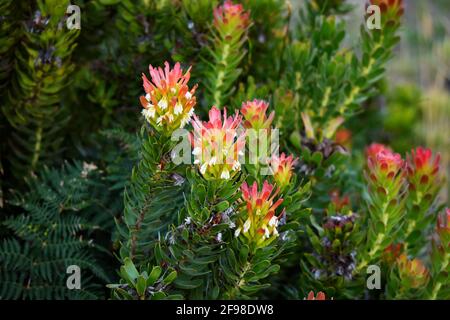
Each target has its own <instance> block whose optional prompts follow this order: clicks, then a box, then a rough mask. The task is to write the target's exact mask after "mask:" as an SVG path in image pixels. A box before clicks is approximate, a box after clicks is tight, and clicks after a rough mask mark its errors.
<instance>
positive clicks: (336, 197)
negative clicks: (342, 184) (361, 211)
mask: <svg viewBox="0 0 450 320" xmlns="http://www.w3.org/2000/svg"><path fill="white" fill-rule="evenodd" d="M330 200H331V204H332V205H333V206H334V209H335V210H336V211H342V210H343V209H344V208H346V207H350V198H349V196H341V195H340V192H339V190H333V191H331V192H330Z"/></svg>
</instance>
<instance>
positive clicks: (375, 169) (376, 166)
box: [366, 144, 404, 180]
mask: <svg viewBox="0 0 450 320" xmlns="http://www.w3.org/2000/svg"><path fill="white" fill-rule="evenodd" d="M366 155H367V166H368V169H369V171H370V172H371V178H372V179H375V180H376V179H378V178H388V179H394V178H395V177H396V176H397V175H398V174H399V173H400V172H401V171H402V169H403V168H404V161H403V159H402V157H401V155H399V154H398V153H394V152H393V151H392V150H391V149H389V148H388V147H386V146H384V145H382V144H372V145H370V146H369V147H368V148H367V149H366Z"/></svg>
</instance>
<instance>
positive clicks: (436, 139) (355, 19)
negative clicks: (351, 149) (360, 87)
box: [348, 0, 450, 203]
mask: <svg viewBox="0 0 450 320" xmlns="http://www.w3.org/2000/svg"><path fill="white" fill-rule="evenodd" d="M351 2H353V4H354V5H355V6H356V7H357V8H356V10H354V11H353V13H352V16H350V17H349V18H348V19H349V21H348V22H349V25H348V27H349V33H348V34H349V38H350V39H349V41H352V42H354V41H357V36H358V28H359V26H360V24H361V17H362V16H363V13H364V10H365V3H366V1H361V0H352V1H351ZM404 3H405V11H406V12H405V15H404V24H403V28H402V30H401V31H402V32H401V33H402V34H401V38H402V39H401V42H400V45H399V47H398V48H397V50H396V52H395V54H394V57H393V59H392V60H391V62H390V63H389V65H388V70H387V77H386V81H385V83H383V84H382V85H383V86H384V88H383V91H384V97H383V98H382V99H378V100H376V101H372V102H371V104H372V105H373V106H372V107H373V108H375V109H376V112H379V114H380V117H379V119H380V121H382V124H377V125H376V127H379V128H381V132H377V133H376V134H374V139H378V140H380V139H381V140H382V141H381V142H385V143H389V145H391V146H392V147H393V148H394V149H395V150H396V151H398V152H401V153H402V154H404V153H405V152H406V151H409V149H410V148H411V147H412V146H416V145H422V146H426V147H429V148H431V149H433V150H436V151H438V152H440V153H441V156H442V165H443V166H444V167H445V168H442V169H443V170H445V171H446V175H447V177H450V1H448V0H433V1H420V0H409V1H408V0H405V1H404ZM442 198H443V200H444V201H446V202H447V203H449V199H450V183H449V180H448V181H447V188H445V190H443V194H442Z"/></svg>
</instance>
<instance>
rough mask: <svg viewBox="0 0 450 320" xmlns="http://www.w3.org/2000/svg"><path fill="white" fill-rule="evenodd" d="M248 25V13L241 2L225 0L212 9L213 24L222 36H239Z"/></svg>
mask: <svg viewBox="0 0 450 320" xmlns="http://www.w3.org/2000/svg"><path fill="white" fill-rule="evenodd" d="M249 25H250V18H249V13H248V12H246V11H245V10H244V7H243V6H242V4H234V3H233V2H232V1H231V0H226V1H225V3H224V4H223V5H221V6H218V7H217V8H215V9H214V26H215V27H216V28H217V30H218V31H219V32H220V33H222V35H223V36H227V35H228V36H230V37H233V38H234V37H235V36H236V37H240V35H241V34H242V33H243V32H244V31H245V30H246V29H247V28H248V26H249Z"/></svg>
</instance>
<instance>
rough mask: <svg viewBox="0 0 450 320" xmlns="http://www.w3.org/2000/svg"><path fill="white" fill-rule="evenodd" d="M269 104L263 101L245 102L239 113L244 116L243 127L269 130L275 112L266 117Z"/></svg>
mask: <svg viewBox="0 0 450 320" xmlns="http://www.w3.org/2000/svg"><path fill="white" fill-rule="evenodd" d="M268 107H269V104H268V103H267V102H265V101H263V100H257V99H255V100H253V101H247V102H244V103H243V104H242V108H241V113H242V115H243V116H244V119H245V121H244V127H245V128H247V129H254V130H261V129H270V126H271V124H272V121H273V117H274V115H275V112H273V111H272V112H271V113H270V115H269V117H267V115H266V112H267V108H268Z"/></svg>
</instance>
